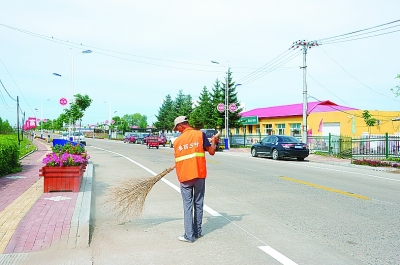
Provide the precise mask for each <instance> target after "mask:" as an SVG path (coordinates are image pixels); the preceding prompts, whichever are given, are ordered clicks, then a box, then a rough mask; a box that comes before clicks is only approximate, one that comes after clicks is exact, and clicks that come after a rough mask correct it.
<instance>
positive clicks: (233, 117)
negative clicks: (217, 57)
mask: <svg viewBox="0 0 400 265" xmlns="http://www.w3.org/2000/svg"><path fill="white" fill-rule="evenodd" d="M231 75H232V72H231V71H230V69H228V106H225V108H229V105H231V104H235V105H236V107H237V109H236V111H235V112H230V111H229V109H228V118H229V119H228V122H229V124H228V127H229V128H238V127H241V126H242V124H241V123H240V122H239V120H240V116H239V113H240V112H241V111H242V110H243V109H242V108H239V103H240V102H239V101H238V98H237V92H236V85H235V82H233V81H232V77H231ZM223 85H224V87H225V84H223ZM225 91H226V89H225V90H224V93H223V95H224V103H225ZM224 117H225V115H224ZM224 128H225V123H224Z"/></svg>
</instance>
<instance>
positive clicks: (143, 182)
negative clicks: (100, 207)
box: [108, 165, 175, 218]
mask: <svg viewBox="0 0 400 265" xmlns="http://www.w3.org/2000/svg"><path fill="white" fill-rule="evenodd" d="M174 168H175V165H174V166H172V167H170V168H167V169H165V170H164V171H163V172H161V173H160V174H158V175H156V176H154V177H150V178H141V179H128V180H125V181H123V182H122V183H121V185H120V186H118V187H115V188H113V189H112V190H111V192H110V194H109V200H108V202H109V203H111V204H113V205H114V207H115V208H116V209H117V210H118V211H119V213H120V217H121V218H129V217H131V216H133V217H137V216H140V214H141V213H142V211H143V208H144V203H145V200H146V197H147V194H149V192H150V190H151V189H152V188H153V186H154V185H155V184H156V183H157V182H158V181H159V180H160V179H161V178H163V177H164V176H165V175H167V174H168V173H169V172H171V171H172V170H174Z"/></svg>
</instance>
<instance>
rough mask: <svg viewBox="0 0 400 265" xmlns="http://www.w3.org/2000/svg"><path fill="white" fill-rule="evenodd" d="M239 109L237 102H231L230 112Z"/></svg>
mask: <svg viewBox="0 0 400 265" xmlns="http://www.w3.org/2000/svg"><path fill="white" fill-rule="evenodd" d="M236 110H237V107H236V104H235V103H231V104H230V105H229V111H230V112H235V111H236Z"/></svg>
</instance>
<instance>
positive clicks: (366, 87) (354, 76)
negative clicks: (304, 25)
mask: <svg viewBox="0 0 400 265" xmlns="http://www.w3.org/2000/svg"><path fill="white" fill-rule="evenodd" d="M320 48H321V50H322V51H323V52H324V53H325V54H326V56H328V57H329V59H331V60H332V61H333V62H335V63H336V64H337V65H338V66H339V67H340V68H341V69H342V70H343V71H344V72H345V73H346V74H348V75H349V76H351V77H352V78H354V79H355V80H357V81H358V82H359V83H360V84H362V85H363V86H365V87H366V88H368V89H369V90H371V91H372V92H375V93H376V94H379V95H381V96H384V97H387V98H389V99H391V100H394V101H397V102H400V100H397V99H394V98H392V97H389V96H387V95H385V94H382V93H380V92H378V91H376V90H374V89H372V88H370V87H369V86H367V85H366V84H364V83H363V82H361V81H360V79H358V78H356V77H355V76H353V75H352V74H350V73H349V72H348V71H347V70H346V69H344V68H343V67H342V66H341V65H340V64H339V63H338V62H337V61H335V60H334V59H333V58H332V57H331V56H329V54H328V53H326V51H325V50H324V49H323V48H322V47H320Z"/></svg>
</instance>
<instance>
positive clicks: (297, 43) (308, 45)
mask: <svg viewBox="0 0 400 265" xmlns="http://www.w3.org/2000/svg"><path fill="white" fill-rule="evenodd" d="M300 46H302V47H303V48H302V49H303V67H300V68H302V69H303V125H302V129H301V139H302V142H303V143H305V144H307V136H308V135H307V105H308V102H307V81H306V76H307V63H306V55H307V49H308V48H310V49H311V47H313V46H318V43H317V41H305V40H298V41H295V42H293V45H292V47H291V49H293V50H295V49H297V48H299V47H300Z"/></svg>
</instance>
